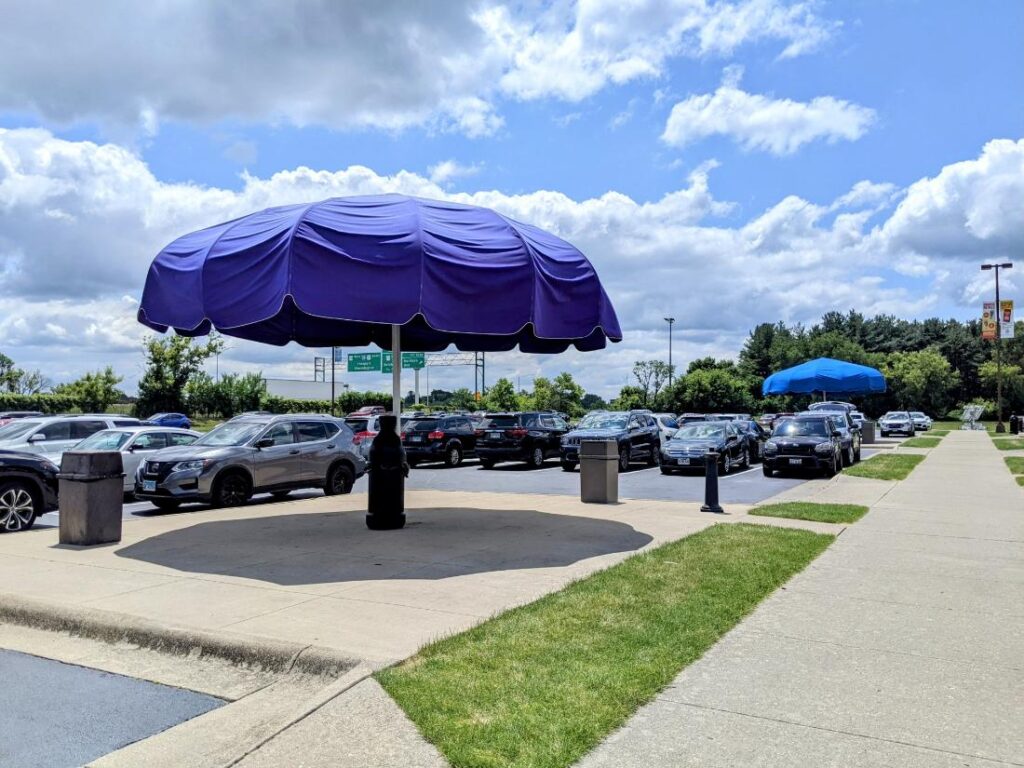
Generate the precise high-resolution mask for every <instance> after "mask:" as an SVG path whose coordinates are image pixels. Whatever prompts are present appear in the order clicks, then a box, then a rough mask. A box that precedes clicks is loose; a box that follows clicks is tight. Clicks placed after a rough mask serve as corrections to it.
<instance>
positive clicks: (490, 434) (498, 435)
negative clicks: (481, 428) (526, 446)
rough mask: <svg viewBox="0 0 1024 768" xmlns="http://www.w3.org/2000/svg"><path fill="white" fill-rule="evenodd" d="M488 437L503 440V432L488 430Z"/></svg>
mask: <svg viewBox="0 0 1024 768" xmlns="http://www.w3.org/2000/svg"><path fill="white" fill-rule="evenodd" d="M487 439H488V440H501V432H488V433H487Z"/></svg>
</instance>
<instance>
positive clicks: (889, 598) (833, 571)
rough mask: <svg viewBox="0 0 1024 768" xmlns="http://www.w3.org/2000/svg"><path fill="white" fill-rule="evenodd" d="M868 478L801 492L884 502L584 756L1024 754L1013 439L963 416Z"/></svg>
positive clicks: (1023, 594) (654, 759)
mask: <svg viewBox="0 0 1024 768" xmlns="http://www.w3.org/2000/svg"><path fill="white" fill-rule="evenodd" d="M857 480H858V479H857V478H846V479H845V482H844V481H843V480H840V481H839V482H836V483H831V484H820V485H819V486H818V490H817V492H816V491H815V489H814V488H813V487H812V488H807V489H804V490H803V491H802V493H803V494H806V495H807V496H808V497H812V498H813V497H817V499H818V500H822V501H824V500H828V501H835V502H840V501H851V502H861V503H863V502H864V501H865V500H866V499H867V498H869V497H870V496H872V495H875V496H876V497H877V498H875V499H873V500H872V501H871V502H870V503H871V511H870V512H869V514H868V515H867V516H865V517H864V518H863V519H862V520H861V521H860V522H858V523H856V524H854V525H852V526H850V527H849V528H848V529H847V530H846V531H844V532H843V534H842V535H841V536H840V537H839V539H838V540H837V541H836V543H835V544H833V545H832V546H831V547H830V548H829V549H828V550H827V551H826V552H825V553H824V554H823V555H822V556H821V557H820V558H818V560H817V561H815V563H814V564H812V565H811V566H810V567H809V568H808V569H807V570H806V571H805V572H803V573H802V574H800V575H798V576H797V577H795V578H794V579H793V580H792V581H791V582H790V583H789V584H788V585H787V586H786V588H785V589H783V590H780V591H779V592H777V593H776V594H775V595H773V596H772V597H770V598H769V599H768V600H766V601H765V602H764V603H762V604H761V606H760V607H759V608H758V609H757V610H756V611H755V612H754V613H753V614H752V615H751V616H750V617H749V618H748V619H746V620H745V621H744V622H742V623H741V624H740V625H738V626H737V627H736V628H735V629H734V630H733V631H732V632H730V633H729V634H728V635H727V636H726V637H725V638H724V639H723V640H722V641H721V642H719V643H718V644H717V645H716V646H715V647H714V648H712V649H711V650H710V651H709V652H708V653H707V654H706V655H705V656H704V657H703V658H702V659H701V660H700V661H698V662H697V663H695V664H693V665H692V666H690V667H689V668H687V669H686V670H685V671H684V672H683V673H682V674H680V675H679V677H678V678H677V679H676V680H675V681H674V683H673V684H672V685H671V686H669V688H667V689H666V690H665V691H663V692H662V694H661V695H659V696H658V698H657V699H656V700H655V701H654V702H652V703H651V704H649V705H648V706H646V707H644V708H642V709H641V710H640V711H639V712H638V713H637V714H636V715H635V716H634V717H633V718H632V719H631V720H630V721H629V723H627V725H626V726H625V727H624V728H623V729H622V730H620V731H619V732H618V733H616V734H614V735H613V736H611V737H610V738H609V739H608V740H607V741H606V742H605V743H603V744H602V745H601V746H600V747H598V749H596V750H595V751H594V752H593V753H591V754H590V755H589V756H588V757H587V758H585V759H584V760H583V761H582V762H581V766H583V767H584V768H598V767H599V766H600V767H602V768H603V767H605V766H615V767H616V768H622V767H623V766H672V767H673V768H675V767H676V766H702V767H704V768H707V767H709V766H723V767H724V766H737V765H743V766H837V767H839V766H843V767H846V766H911V767H914V766H921V767H922V768H924V766H929V767H932V766H942V767H948V768H953V766H957V767H962V766H978V767H979V768H980V767H982V766H1002V765H1022V764H1024V695H1022V692H1024V490H1022V489H1021V488H1020V487H1018V486H1017V484H1016V483H1015V482H1014V480H1013V478H1012V477H1011V475H1010V474H1009V472H1008V471H1007V469H1006V466H1005V464H1004V462H1003V454H1002V453H1001V452H1000V451H997V450H996V449H995V447H994V446H993V445H992V441H991V439H990V438H989V436H988V435H987V434H985V433H983V432H959V431H957V432H952V433H951V434H950V435H948V436H947V437H946V438H944V439H943V441H942V443H941V444H940V446H939V447H937V448H935V449H934V450H932V451H931V452H930V453H929V454H928V457H927V458H926V459H925V461H924V462H923V463H922V464H921V465H919V466H918V468H917V469H916V470H915V471H914V472H913V473H912V474H911V475H910V477H909V478H908V479H907V480H905V481H903V482H901V483H896V484H877V483H873V482H872V481H861V482H853V481H857ZM808 485H810V484H808ZM844 486H845V487H846V488H847V489H848V490H850V491H851V494H850V495H849V496H844V494H842V493H841V491H842V489H843V487H844ZM885 486H887V487H885ZM794 495H795V494H794Z"/></svg>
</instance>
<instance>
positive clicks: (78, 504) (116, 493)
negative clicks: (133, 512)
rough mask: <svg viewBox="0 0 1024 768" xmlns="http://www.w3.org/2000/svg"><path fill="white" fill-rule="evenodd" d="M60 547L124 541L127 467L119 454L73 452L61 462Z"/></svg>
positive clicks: (59, 476) (108, 452) (114, 452)
mask: <svg viewBox="0 0 1024 768" xmlns="http://www.w3.org/2000/svg"><path fill="white" fill-rule="evenodd" d="M57 479H58V481H59V483H60V488H59V491H60V543H61V544H77V545H79V546H89V545H92V544H111V543H115V542H118V541H120V540H121V505H122V504H123V503H124V465H123V464H122V463H121V454H120V453H118V452H117V451H69V452H68V453H65V454H64V457H63V458H62V459H61V462H60V473H59V474H58V475H57Z"/></svg>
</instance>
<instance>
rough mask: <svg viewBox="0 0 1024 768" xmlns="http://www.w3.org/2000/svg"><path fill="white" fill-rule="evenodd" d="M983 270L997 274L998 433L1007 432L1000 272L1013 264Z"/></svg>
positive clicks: (1005, 263)
mask: <svg viewBox="0 0 1024 768" xmlns="http://www.w3.org/2000/svg"><path fill="white" fill-rule="evenodd" d="M981 268H982V269H983V270H989V269H994V270H995V272H996V432H1005V431H1006V425H1005V424H1003V318H1002V306H1001V305H1000V304H999V270H1000V269H1013V263H1012V262H1004V263H1002V264H982V265H981Z"/></svg>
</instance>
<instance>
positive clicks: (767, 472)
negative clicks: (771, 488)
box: [761, 464, 775, 477]
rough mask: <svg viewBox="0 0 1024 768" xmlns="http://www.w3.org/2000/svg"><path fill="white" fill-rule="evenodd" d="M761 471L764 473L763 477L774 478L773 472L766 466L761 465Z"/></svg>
mask: <svg viewBox="0 0 1024 768" xmlns="http://www.w3.org/2000/svg"><path fill="white" fill-rule="evenodd" d="M761 471H762V472H763V473H764V476H765V477H774V476H775V470H774V469H772V468H771V467H769V466H768V465H767V464H762V465H761Z"/></svg>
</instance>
